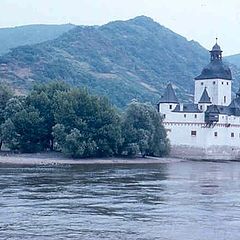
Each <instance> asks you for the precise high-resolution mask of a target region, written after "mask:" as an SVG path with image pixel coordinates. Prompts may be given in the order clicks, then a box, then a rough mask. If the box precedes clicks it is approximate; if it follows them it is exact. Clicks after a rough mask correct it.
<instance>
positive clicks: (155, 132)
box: [122, 102, 169, 157]
mask: <svg viewBox="0 0 240 240" xmlns="http://www.w3.org/2000/svg"><path fill="white" fill-rule="evenodd" d="M122 132H123V138H124V142H123V145H122V152H125V153H126V154H127V155H131V156H134V155H136V154H137V153H139V152H140V153H141V155H142V156H143V157H144V156H145V155H151V156H162V155H164V154H167V153H168V151H169V144H168V140H167V136H166V131H165V129H164V127H163V125H162V119H161V117H160V115H159V114H158V113H157V111H156V110H155V109H154V108H153V107H152V106H151V105H148V104H141V103H138V102H133V103H131V104H130V105H129V106H128V109H127V110H126V112H125V114H124V117H123V122H122ZM137 151H138V152H137Z"/></svg>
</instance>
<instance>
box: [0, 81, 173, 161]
mask: <svg viewBox="0 0 240 240" xmlns="http://www.w3.org/2000/svg"><path fill="white" fill-rule="evenodd" d="M0 125H1V132H0V133H1V145H0V147H2V144H4V146H6V147H7V148H9V149H10V150H12V151H17V152H40V151H46V150H52V151H53V150H55V151H61V152H63V153H64V154H66V155H68V156H71V157H74V158H83V157H104V156H116V155H128V156H134V155H137V154H139V153H141V154H142V156H145V155H151V156H162V155H165V154H167V153H168V151H169V143H168V140H167V138H166V132H165V129H164V127H163V126H162V120H161V118H160V115H159V114H158V113H157V112H156V111H155V109H154V108H153V107H152V106H150V105H148V104H140V103H138V102H134V103H131V104H130V105H129V106H128V108H127V110H126V111H125V112H124V113H120V112H119V111H117V110H116V109H115V108H114V107H113V106H112V105H111V104H110V103H109V102H108V100H107V99H106V98H103V97H97V96H93V95H90V94H89V93H88V92H87V90H85V89H79V88H71V87H69V86H68V85H66V84H64V83H62V82H54V83H50V84H46V85H40V86H36V87H34V89H33V90H32V91H31V92H30V93H29V95H28V96H13V94H12V93H11V91H9V90H8V89H7V88H6V87H5V86H1V87H0Z"/></svg>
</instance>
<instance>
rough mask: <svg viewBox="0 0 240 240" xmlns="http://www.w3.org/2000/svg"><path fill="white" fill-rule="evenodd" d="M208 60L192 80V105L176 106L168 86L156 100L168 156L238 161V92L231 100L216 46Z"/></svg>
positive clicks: (228, 74)
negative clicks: (167, 147) (169, 153)
mask: <svg viewBox="0 0 240 240" xmlns="http://www.w3.org/2000/svg"><path fill="white" fill-rule="evenodd" d="M210 57H211V58H210V63H209V64H208V65H207V66H206V67H205V68H204V69H203V70H202V73H201V74H200V75H199V76H198V77H196V78H195V93H194V102H192V103H188V104H183V103H180V102H179V101H178V99H177V97H176V94H175V92H174V89H173V87H172V85H171V84H169V85H168V86H167V88H166V90H165V93H164V95H163V96H162V97H161V99H160V101H159V104H158V111H159V112H160V114H161V115H162V117H163V124H164V126H165V128H166V131H167V134H168V138H169V139H170V142H171V148H172V150H171V155H172V156H178V157H190V158H191V157H193V158H199V159H205V158H212V159H238V158H240V91H239V92H238V93H237V94H236V97H235V98H234V99H232V74H231V70H230V69H229V67H228V66H227V65H225V63H223V61H222V50H221V48H220V46H219V45H218V44H217V43H216V44H215V45H214V46H213V48H212V50H211V51H210Z"/></svg>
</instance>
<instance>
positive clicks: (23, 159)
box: [0, 153, 184, 165]
mask: <svg viewBox="0 0 240 240" xmlns="http://www.w3.org/2000/svg"><path fill="white" fill-rule="evenodd" d="M181 161H184V160H183V159H178V158H153V157H148V158H106V159H98V158H96V159H74V160H73V159H69V158H66V157H64V156H62V155H61V154H55V153H41V154H8V153H2V154H0V164H12V165H66V164H67V165H82V164H157V163H174V162H181Z"/></svg>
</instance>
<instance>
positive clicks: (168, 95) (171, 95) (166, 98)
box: [159, 83, 179, 103]
mask: <svg viewBox="0 0 240 240" xmlns="http://www.w3.org/2000/svg"><path fill="white" fill-rule="evenodd" d="M159 103H179V102H178V99H177V97H176V94H175V92H174V90H173V87H172V84H171V83H169V84H168V85H167V88H166V90H165V92H164V94H163V96H162V97H161V99H160V101H159Z"/></svg>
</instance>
